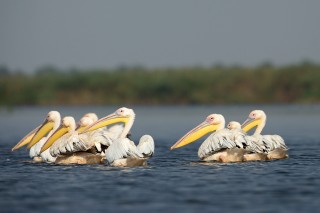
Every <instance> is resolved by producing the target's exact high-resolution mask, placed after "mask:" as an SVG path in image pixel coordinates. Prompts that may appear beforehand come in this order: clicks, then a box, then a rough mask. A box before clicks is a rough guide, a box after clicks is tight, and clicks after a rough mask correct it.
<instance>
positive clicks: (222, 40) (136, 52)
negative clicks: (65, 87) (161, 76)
mask: <svg viewBox="0 0 320 213" xmlns="http://www.w3.org/2000/svg"><path fill="white" fill-rule="evenodd" d="M319 8H320V1H318V0H306V1H301V0H268V1H257V0H241V1H240V0H225V1H223V0H221V1H214V0H201V1H200V0H161V1H152V0H135V1H132V0H127V1H126V0H110V1H104V0H90V1H86V0H55V1H51V0H29V1H23V0H1V1H0V64H2V65H5V66H7V67H8V68H9V69H13V70H21V71H26V72H33V71H34V70H36V69H38V68H40V67H42V66H45V65H54V66H57V67H59V68H62V69H68V68H81V69H87V68H89V69H90V68H114V67H117V66H123V65H126V66H138V65H142V66H146V67H150V68H153V67H180V66H199V65H200V66H211V65H214V64H217V63H219V64H225V65H244V66H255V65H258V64H261V63H264V62H271V63H273V64H275V65H286V64H292V63H299V62H301V61H304V60H310V61H313V62H316V63H319V62H320V24H319V23H320V12H319Z"/></svg>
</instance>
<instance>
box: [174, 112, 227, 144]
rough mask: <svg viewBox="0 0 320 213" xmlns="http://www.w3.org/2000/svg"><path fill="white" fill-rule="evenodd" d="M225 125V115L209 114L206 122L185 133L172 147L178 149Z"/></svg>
mask: <svg viewBox="0 0 320 213" xmlns="http://www.w3.org/2000/svg"><path fill="white" fill-rule="evenodd" d="M224 126H225V119H224V117H223V115H220V114H211V115H209V116H208V117H207V118H206V120H205V121H204V122H202V123H201V124H199V125H198V126H196V127H195V128H193V129H192V130H190V131H189V132H188V133H187V134H185V135H184V136H183V137H182V138H181V139H180V140H178V142H176V143H175V144H174V145H173V146H172V147H171V148H170V149H171V150H173V149H176V148H179V147H182V146H185V145H187V144H189V143H192V142H194V141H196V140H198V139H199V138H201V137H202V136H204V135H206V134H207V133H209V132H214V131H217V130H220V129H223V128H224Z"/></svg>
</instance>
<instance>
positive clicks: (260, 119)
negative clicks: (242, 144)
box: [241, 110, 267, 134]
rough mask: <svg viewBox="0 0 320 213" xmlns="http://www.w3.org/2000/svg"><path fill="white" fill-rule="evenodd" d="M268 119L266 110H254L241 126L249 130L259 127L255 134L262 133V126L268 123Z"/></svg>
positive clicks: (244, 129) (246, 130)
mask: <svg viewBox="0 0 320 213" xmlns="http://www.w3.org/2000/svg"><path fill="white" fill-rule="evenodd" d="M266 121H267V116H266V114H265V113H264V111H262V110H253V111H252V112H250V114H249V116H248V118H247V120H246V121H245V122H244V123H243V124H242V125H241V128H242V129H243V131H245V132H248V131H249V130H250V129H252V128H254V127H256V126H257V127H259V129H258V128H257V130H258V132H257V130H256V132H255V134H257V133H259V134H260V133H261V131H262V128H263V127H264V125H265V124H266Z"/></svg>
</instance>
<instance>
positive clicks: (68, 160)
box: [40, 116, 102, 164]
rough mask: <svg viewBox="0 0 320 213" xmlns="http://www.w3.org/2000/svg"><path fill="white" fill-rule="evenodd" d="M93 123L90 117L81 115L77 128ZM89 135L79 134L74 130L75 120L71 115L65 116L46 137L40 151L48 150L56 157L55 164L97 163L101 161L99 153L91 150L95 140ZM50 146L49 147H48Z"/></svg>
mask: <svg viewBox="0 0 320 213" xmlns="http://www.w3.org/2000/svg"><path fill="white" fill-rule="evenodd" d="M91 123H93V120H92V119H91V118H90V117H83V118H82V119H81V120H80V122H79V125H78V129H82V128H83V126H86V125H89V124H91ZM90 139H92V138H90V135H88V134H83V135H79V134H78V132H77V131H76V122H75V120H74V118H73V117H71V116H66V117H64V118H63V119H62V122H61V125H60V126H59V128H58V129H57V130H56V131H55V132H54V133H53V134H52V135H51V136H50V137H49V138H48V139H47V141H46V142H45V144H44V145H43V146H42V148H41V150H40V153H43V152H46V151H49V152H50V154H51V155H52V156H53V157H56V160H55V163H57V164H98V163H102V156H101V154H100V153H97V152H93V151H92V147H94V146H95V143H96V141H94V140H90ZM49 148H50V149H49Z"/></svg>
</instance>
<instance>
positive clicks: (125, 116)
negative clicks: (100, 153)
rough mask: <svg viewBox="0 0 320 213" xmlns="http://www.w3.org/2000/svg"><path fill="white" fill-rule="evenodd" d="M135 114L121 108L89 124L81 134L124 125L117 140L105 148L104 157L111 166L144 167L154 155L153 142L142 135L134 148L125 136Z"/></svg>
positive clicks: (148, 136) (149, 137) (150, 138)
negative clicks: (118, 124) (114, 125)
mask: <svg viewBox="0 0 320 213" xmlns="http://www.w3.org/2000/svg"><path fill="white" fill-rule="evenodd" d="M134 119H135V113H134V111H133V110H132V109H128V108H125V107H122V108H120V109H118V110H116V111H115V112H114V113H112V114H110V115H108V116H106V117H104V118H101V119H100V120H98V121H96V122H95V123H93V124H91V125H90V126H88V127H87V128H85V129H84V131H83V132H82V133H81V134H83V133H87V132H90V131H94V130H97V129H99V128H102V127H105V126H109V125H111V124H116V123H124V128H123V129H122V131H121V134H120V135H119V137H118V138H117V139H115V140H114V141H113V142H112V144H111V145H110V146H109V147H108V148H107V150H106V152H105V155H106V159H107V161H108V163H109V164H110V165H111V166H117V167H132V166H144V165H146V164H147V162H146V160H147V159H148V158H150V157H151V156H152V155H153V154H154V141H153V138H152V137H151V136H150V135H144V136H142V137H141V139H140V141H139V145H138V146H136V145H135V144H134V142H133V141H131V140H130V139H129V138H127V135H128V133H129V131H130V129H131V127H132V125H133V122H134Z"/></svg>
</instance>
